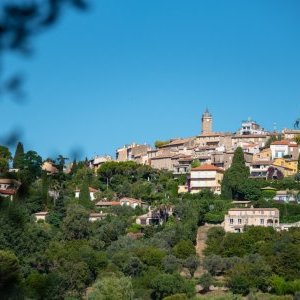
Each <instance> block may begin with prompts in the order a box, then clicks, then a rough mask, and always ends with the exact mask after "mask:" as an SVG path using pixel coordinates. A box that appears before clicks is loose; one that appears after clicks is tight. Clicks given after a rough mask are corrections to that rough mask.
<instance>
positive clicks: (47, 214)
mask: <svg viewBox="0 0 300 300" xmlns="http://www.w3.org/2000/svg"><path fill="white" fill-rule="evenodd" d="M201 123H202V126H201V133H200V134H199V135H198V136H195V137H189V138H176V139H170V140H168V141H157V142H156V143H155V147H153V148H152V147H150V146H148V145H138V144H131V145H127V146H124V147H122V148H119V149H117V150H116V158H115V159H114V158H112V157H110V156H108V155H103V156H101V155H99V156H96V157H94V158H92V159H85V160H83V161H76V160H74V161H73V162H71V163H70V162H69V161H68V159H67V158H65V157H64V156H63V155H59V156H58V157H57V158H46V159H43V158H42V157H41V156H40V155H39V154H38V153H37V152H36V151H34V150H25V149H24V146H23V144H22V143H21V142H19V143H18V144H17V146H16V149H15V153H14V155H13V154H12V153H11V152H10V149H9V148H7V147H6V146H0V225H1V234H0V273H1V274H0V276H1V282H0V289H1V290H0V291H1V296H2V298H3V299H89V300H94V299H113V300H114V299H125V300H127V299H128V300H132V299H149V300H153V299H154V300H155V299H165V300H172V299H173V300H175V299H177V300H178V299H179V300H186V299H199V298H200V299H201V298H203V299H220V300H221V299H225V300H226V299H266V300H267V299H272V300H273V299H275V300H277V299H278V300H282V299H286V300H292V299H298V298H297V297H299V290H300V282H299V278H300V264H299V263H300V247H299V245H300V238H299V237H300V194H299V191H300V159H299V151H300V146H299V144H300V130H296V129H284V130H283V131H282V132H275V131H274V132H269V131H266V130H265V129H263V128H262V127H261V126H260V125H259V124H257V123H256V122H255V121H253V120H251V119H248V120H247V121H243V122H242V125H241V128H240V129H239V130H238V131H237V132H235V133H224V132H223V133H222V132H214V131H213V117H212V115H211V114H210V113H209V111H208V110H206V111H205V112H204V113H203V115H202V119H201ZM274 258H276V259H274ZM245 297H247V298H245Z"/></svg>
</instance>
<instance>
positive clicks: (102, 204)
mask: <svg viewBox="0 0 300 300" xmlns="http://www.w3.org/2000/svg"><path fill="white" fill-rule="evenodd" d="M118 205H121V204H120V202H119V201H99V202H97V203H96V206H118Z"/></svg>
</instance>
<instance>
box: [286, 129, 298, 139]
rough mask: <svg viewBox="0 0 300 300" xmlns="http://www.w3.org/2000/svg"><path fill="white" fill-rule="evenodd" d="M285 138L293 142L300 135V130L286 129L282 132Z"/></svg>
mask: <svg viewBox="0 0 300 300" xmlns="http://www.w3.org/2000/svg"><path fill="white" fill-rule="evenodd" d="M282 133H283V138H284V139H287V140H293V139H294V138H295V137H297V136H299V135H300V130H299V129H298V130H294V129H284V130H282Z"/></svg>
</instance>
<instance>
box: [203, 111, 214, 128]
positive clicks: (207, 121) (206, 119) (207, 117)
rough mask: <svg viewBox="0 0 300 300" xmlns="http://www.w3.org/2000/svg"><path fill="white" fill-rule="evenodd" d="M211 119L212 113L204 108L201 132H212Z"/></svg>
mask: <svg viewBox="0 0 300 300" xmlns="http://www.w3.org/2000/svg"><path fill="white" fill-rule="evenodd" d="M212 121H213V119H212V115H211V113H210V112H209V111H208V109H206V111H205V112H204V114H203V115H202V119H201V125H202V130H201V134H208V133H212Z"/></svg>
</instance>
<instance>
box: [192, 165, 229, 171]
mask: <svg viewBox="0 0 300 300" xmlns="http://www.w3.org/2000/svg"><path fill="white" fill-rule="evenodd" d="M192 171H217V172H224V170H223V169H221V168H218V167H216V166H214V165H209V164H205V165H202V166H199V167H196V168H192Z"/></svg>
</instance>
